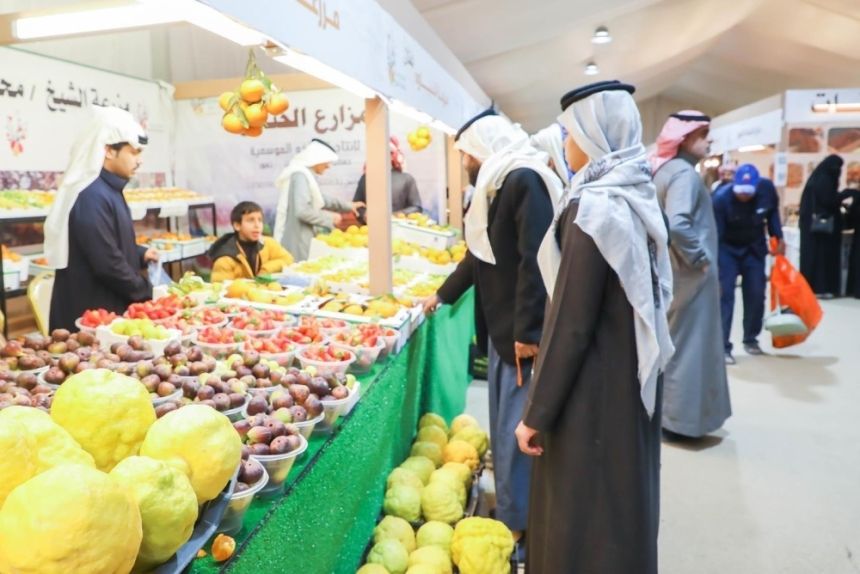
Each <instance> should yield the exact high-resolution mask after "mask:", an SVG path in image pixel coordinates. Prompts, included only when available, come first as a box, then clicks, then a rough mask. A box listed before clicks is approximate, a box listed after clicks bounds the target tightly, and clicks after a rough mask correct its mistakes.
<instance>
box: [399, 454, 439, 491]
mask: <svg viewBox="0 0 860 574" xmlns="http://www.w3.org/2000/svg"><path fill="white" fill-rule="evenodd" d="M400 468H405V469H406V470H411V471H412V472H414V473H415V474H417V475H418V478H420V479H421V482H423V483H424V484H427V483H428V482H430V475H431V474H433V471H434V470H436V465H435V464H434V463H433V461H432V460H430V459H429V458H427V457H426V456H410V457H409V458H407V459H406V460H404V461H403V464H401V465H400Z"/></svg>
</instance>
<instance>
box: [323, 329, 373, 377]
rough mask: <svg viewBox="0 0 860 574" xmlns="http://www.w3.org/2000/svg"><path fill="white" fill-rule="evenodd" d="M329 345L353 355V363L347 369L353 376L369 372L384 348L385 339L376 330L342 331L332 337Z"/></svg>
mask: <svg viewBox="0 0 860 574" xmlns="http://www.w3.org/2000/svg"><path fill="white" fill-rule="evenodd" d="M330 344H331V346H332V348H334V349H342V350H345V351H349V352H351V353H352V354H353V355H355V362H354V363H352V364H351V365H350V367H349V369H350V372H352V373H355V374H363V373H367V372H369V371H370V369H371V367H373V365H374V364H375V363H376V361H377V359H379V356H380V354H381V353H382V351H383V350H384V349H385V347H386V344H385V339H383V338H382V337H381V336H380V335H379V332H378V331H377V330H376V329H369V330H364V331H362V330H360V329H353V330H351V331H342V332H340V333H336V334H334V335H332V337H331V340H330Z"/></svg>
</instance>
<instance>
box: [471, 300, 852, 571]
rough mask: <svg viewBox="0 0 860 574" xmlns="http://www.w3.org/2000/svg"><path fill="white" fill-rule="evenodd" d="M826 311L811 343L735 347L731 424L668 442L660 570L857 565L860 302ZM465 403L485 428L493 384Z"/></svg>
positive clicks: (475, 390) (834, 304)
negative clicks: (702, 436)
mask: <svg viewBox="0 0 860 574" xmlns="http://www.w3.org/2000/svg"><path fill="white" fill-rule="evenodd" d="M824 310H825V319H824V321H823V323H822V325H821V327H819V329H818V331H816V332H815V333H814V334H813V336H812V338H811V339H810V340H809V341H807V342H806V343H804V344H803V345H800V346H798V347H794V348H790V349H785V350H782V351H773V350H772V349H771V347H770V345H769V344H768V342H769V337H768V336H766V335H765V336H762V339H761V342H762V347H763V348H765V350H766V351H767V352H768V353H772V354H770V355H769V356H767V357H749V356H746V355H745V354H744V352H743V351H742V350H736V357H737V359H738V364H737V365H736V366H733V367H729V377H730V385H731V392H732V406H733V410H734V416H732V418H731V419H729V421H728V423H727V424H726V426H725V428H724V429H722V430H721V431H719V432H718V433H716V434H715V436H713V437H710V438H708V439H706V440H704V441H702V442H700V443H699V444H695V445H690V446H679V445H677V444H674V443H664V445H663V446H664V448H663V473H662V517H661V524H662V525H661V531H660V552H661V558H660V562H661V567H660V571H661V573H662V574H858V573H860V301H855V300H853V299H843V300H837V301H830V302H825V303H824ZM735 323H736V330H737V331H738V333H737V336H736V337H735V340H736V341H739V340H740V332H739V331H740V329H739V323H740V315H736V320H735ZM468 402H469V404H468V407H467V409H468V411H469V412H470V413H472V414H474V415H475V416H476V417H477V418H479V420H481V421H482V424H485V425H487V421H488V418H489V417H488V410H487V391H486V383H485V382H483V381H476V382H475V383H473V385H472V386H471V388H470V390H469V396H468ZM487 427H488V425H487ZM631 574H633V573H631Z"/></svg>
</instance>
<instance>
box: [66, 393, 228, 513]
mask: <svg viewBox="0 0 860 574" xmlns="http://www.w3.org/2000/svg"><path fill="white" fill-rule="evenodd" d="M63 384H64V385H65V384H67V383H63ZM140 454H141V455H143V456H148V457H151V458H155V459H158V460H163V461H165V462H168V463H170V464H174V465H175V466H177V468H181V469H183V470H184V471H185V474H186V475H187V476H188V478H189V479H190V480H191V486H192V487H193V488H194V492H195V493H196V494H197V502H198V503H199V504H203V503H204V502H206V501H208V500H212V499H213V498H215V497H216V496H218V494H219V493H220V492H221V491H222V490H223V489H224V486H225V485H226V484H227V482H228V481H229V480H230V477H231V476H233V472H235V470H236V468H237V467H238V466H239V461H240V460H241V458H242V441H241V439H240V438H239V433H237V432H236V430H235V429H234V428H233V425H232V424H231V423H230V419H228V418H227V417H225V416H224V415H222V414H221V413H219V412H218V411H216V410H215V409H213V408H211V407H208V406H206V405H187V406H185V407H182V408H181V409H177V410H175V411H172V412H169V413H167V414H166V415H164V416H163V417H161V418H160V419H158V421H156V422H155V424H153V425H152V426H151V427H150V429H149V432H148V433H147V434H146V439H145V440H144V441H143V445H141V447H140Z"/></svg>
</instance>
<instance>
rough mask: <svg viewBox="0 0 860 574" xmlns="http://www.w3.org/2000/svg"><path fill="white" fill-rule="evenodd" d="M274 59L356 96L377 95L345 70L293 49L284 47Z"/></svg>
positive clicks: (369, 96) (367, 96) (367, 97)
mask: <svg viewBox="0 0 860 574" xmlns="http://www.w3.org/2000/svg"><path fill="white" fill-rule="evenodd" d="M274 59H275V60H276V61H278V62H280V63H282V64H286V65H287V66H289V67H291V68H294V69H296V70H299V71H300V72H304V73H306V74H310V75H311V76H315V77H317V78H319V79H320V80H323V81H325V82H328V83H329V84H332V85H334V86H337V87H338V88H342V89H344V90H346V91H348V92H352V93H353V94H355V95H356V96H358V97H360V98H364V99H371V98H374V97H376V92H375V91H374V90H372V89H370V88H368V87H367V86H365V85H364V84H362V83H361V82H359V81H358V80H356V79H355V78H352V77H350V76H348V75H346V74H344V73H343V72H340V71H338V70H335V69H334V68H332V67H331V66H328V65H326V64H323V63H322V62H320V61H319V60H317V59H316V58H313V57H311V56H308V55H306V54H302V53H301V52H297V51H296V50H293V49H284V50H282V53H281V54H280V55H277V56H274Z"/></svg>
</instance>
